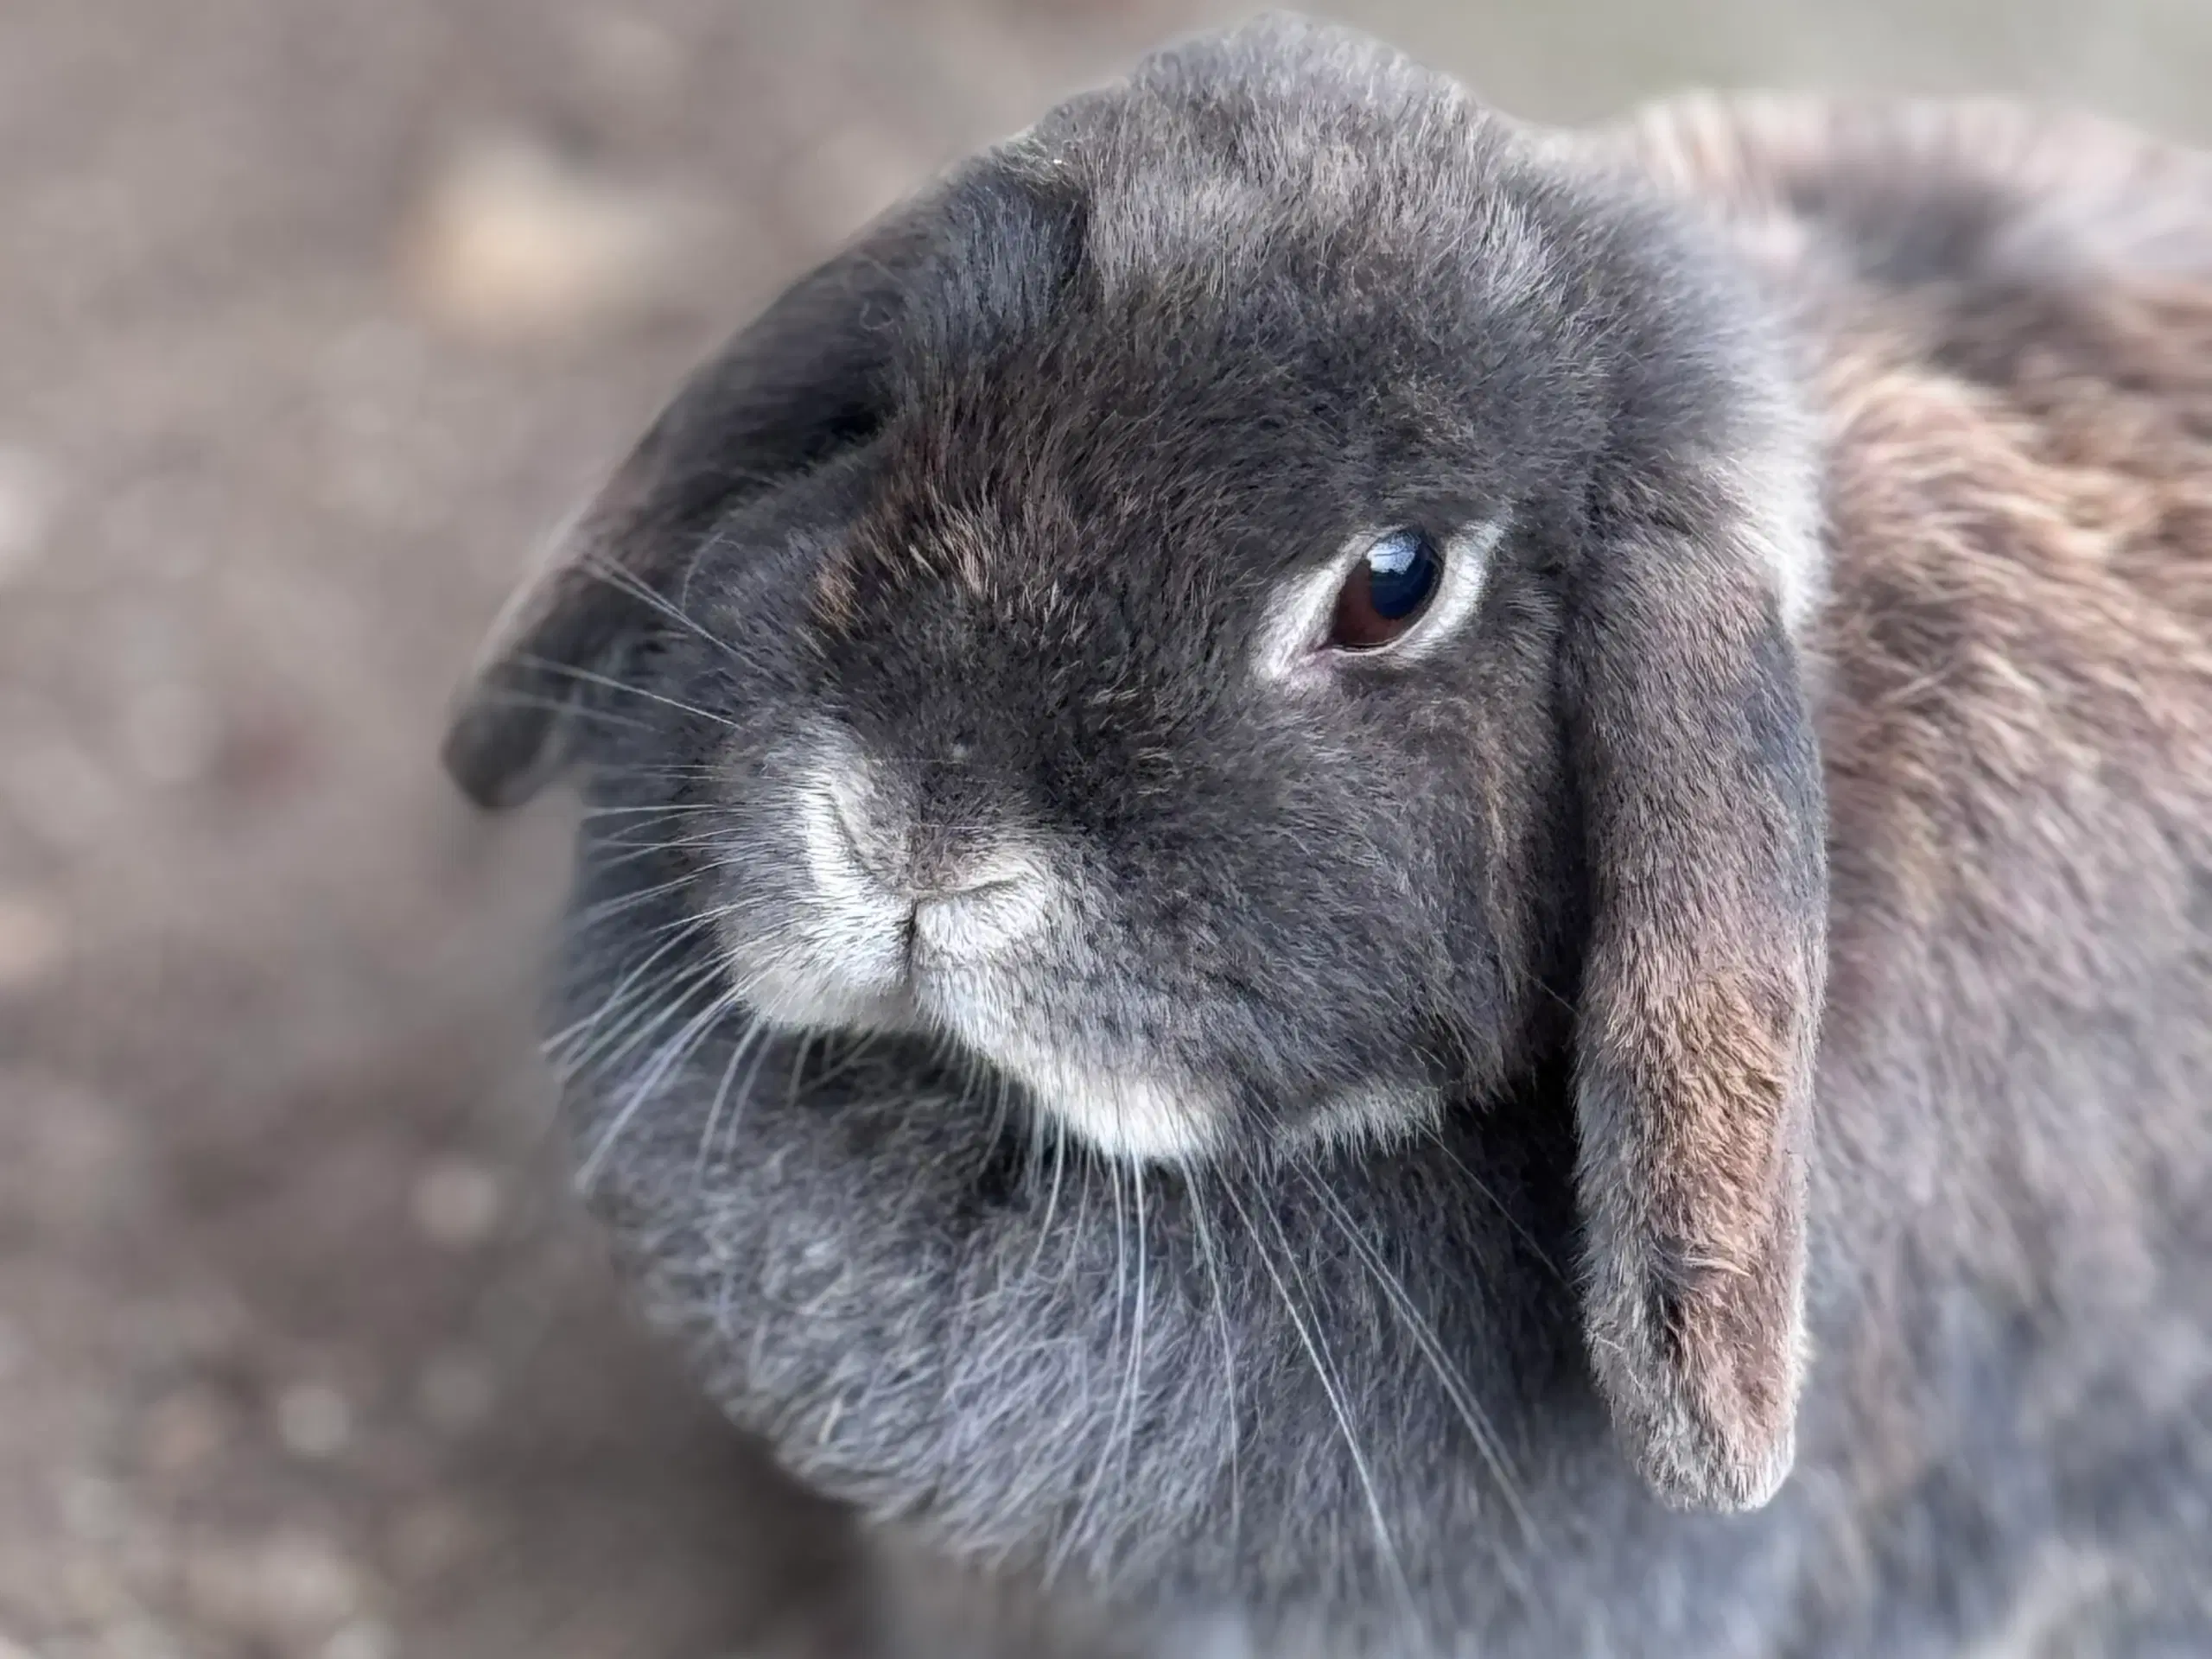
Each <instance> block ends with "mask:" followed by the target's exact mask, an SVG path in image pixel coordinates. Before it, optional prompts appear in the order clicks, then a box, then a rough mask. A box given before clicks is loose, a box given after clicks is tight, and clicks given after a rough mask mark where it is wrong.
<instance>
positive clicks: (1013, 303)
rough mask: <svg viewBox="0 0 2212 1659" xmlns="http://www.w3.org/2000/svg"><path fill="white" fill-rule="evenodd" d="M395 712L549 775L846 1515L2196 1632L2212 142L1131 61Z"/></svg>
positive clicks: (578, 988) (1969, 1620)
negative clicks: (431, 694) (431, 714)
mask: <svg viewBox="0 0 2212 1659" xmlns="http://www.w3.org/2000/svg"><path fill="white" fill-rule="evenodd" d="M446 760H447V762H448V766H449V767H450V769H451V771H452V772H453V773H454V776H455V777H456V778H457V779H459V781H460V783H461V785H462V786H463V787H464V788H465V790H466V791H467V793H468V794H469V795H470V796H471V797H473V798H474V799H476V800H477V801H478V802H480V803H481V804H484V805H486V806H487V807H497V806H508V805H512V804H516V803H518V802H520V801H523V800H524V799H526V798H529V797H530V796H531V794H532V793H533V792H534V791H536V790H537V789H538V788H540V787H541V786H542V785H543V784H545V783H546V782H547V781H548V780H549V779H553V778H555V777H556V776H560V775H562V774H563V773H564V772H572V773H573V774H574V775H575V777H576V778H577V779H578V780H579V785H580V788H581V791H582V797H583V801H584V812H583V816H582V819H581V820H580V828H579V831H578V838H579V849H580V850H579V855H578V860H579V862H578V875H577V879H576V885H575V893H574V895H573V899H572V909H571V913H570V916H569V925H568V926H567V927H566V929H565V930H564V935H563V944H562V946H561V949H560V950H559V951H558V953H557V965H556V970H555V973H554V980H555V987H554V990H553V992H552V1001H553V1004H554V1010H555V1011H554V1014H553V1016H552V1020H553V1025H554V1027H555V1037H554V1040H553V1045H552V1048H553V1052H554V1054H555V1056H556V1059H557V1060H558V1061H559V1063H560V1070H561V1072H562V1076H563V1100H564V1107H563V1110H564V1115H565V1118H566V1122H567V1123H568V1126H569V1131H570V1133H571V1135H572V1136H573V1140H574V1144H575V1148H576V1159H577V1173H578V1181H579V1184H580V1185H581V1186H582V1189H583V1190H584V1191H585V1192H586V1193H587V1194H588V1197H589V1201H590V1203H591V1204H592V1205H593V1206H594V1209H595V1211H597V1213H598V1214H599V1215H600V1216H601V1217H603V1218H604V1221H605V1223H606V1224H607V1227H608V1229H609V1230H610V1233H611V1236H612V1237H613V1239H614V1241H615V1243H616V1248H617V1249H618V1251H619V1253H620V1256H621V1259H622V1260H623V1262H624V1263H625V1264H626V1270H627V1271H628V1273H629V1274H631V1276H632V1282H633V1283H634V1284H635V1286H636V1287H637V1291H638V1294H639V1298H640V1300H641V1302H642V1304H643V1305H644V1306H645V1307H646V1308H647V1309H649V1310H650V1311H651V1313H652V1315H653V1317H654V1318H655V1319H657V1320H658V1322H659V1323H660V1324H661V1325H663V1327H664V1329H666V1330H667V1331H668V1332H671V1333H672V1334H673V1336H674V1337H675V1338H676V1339H677V1341H678V1342H680V1343H681V1344H683V1348H684V1350H685V1351H686V1352H688V1354H689V1355H690V1357H691V1361H692V1363H693V1364H694V1366H695V1369H696V1375H697V1376H698V1377H699V1378H700V1380H701V1382H702V1386H704V1387H705V1388H706V1389H709V1390H710V1391H711V1393H712V1395H714V1397H715V1399H716V1400H717V1401H718V1402H720V1404H721V1406H722V1407H723V1408H725V1409H726V1411H727V1413H728V1416H729V1417H730V1418H731V1419H732V1420H733V1421H734V1422H736V1423H737V1424H739V1425H741V1427H744V1428H745V1429H747V1430H748V1431H750V1432H752V1433H757V1434H759V1435H760V1436H762V1437H763V1438H764V1439H765V1440H766V1442H767V1443H768V1444H769V1445H770V1446H772V1447H773V1448H774V1450H775V1452H776V1454H777V1456H778V1457H779V1459H780V1460H781V1461H782V1462H783V1463H784V1465H785V1466H787V1467H788V1468H789V1469H791V1471H794V1472H795V1473H796V1474H797V1475H798V1477H799V1478H802V1479H803V1480H804V1481H805V1482H806V1483H807V1484H809V1485H810V1486H811V1487H813V1488H814V1489H816V1490H817V1491H821V1492H823V1493H826V1494H829V1495H831V1496H833V1497H836V1498H838V1499H840V1500H842V1501H843V1502H845V1503H849V1504H850V1505H852V1506H854V1508H855V1510H857V1512H858V1513H859V1514H860V1515H861V1516H863V1517H865V1519H866V1520H867V1521H868V1522H869V1523H871V1524H873V1525H874V1526H877V1527H880V1528H883V1529H888V1531H889V1533H890V1534H891V1535H895V1536H897V1537H899V1538H902V1539H907V1540H912V1541H914V1542H915V1547H916V1548H922V1549H924V1550H925V1551H928V1552H931V1553H934V1554H936V1555H937V1556H938V1557H939V1558H940V1559H945V1560H959V1561H961V1562H963V1563H969V1564H980V1565H981V1566H982V1567H985V1568H987V1569H988V1570H990V1571H993V1572H995V1573H1001V1574H1003V1575H1006V1577H1007V1580H1009V1581H1016V1582H1020V1583H1024V1584H1027V1585H1030V1586H1036V1587H1037V1588H1038V1590H1039V1593H1044V1594H1049V1595H1052V1596H1056V1597H1061V1598H1065V1600H1066V1602H1067V1604H1068V1605H1071V1606H1073V1605H1077V1604H1082V1605H1085V1606H1090V1607H1093V1608H1096V1609H1101V1610H1104V1611H1105V1612H1106V1614H1107V1615H1108V1616H1109V1620H1110V1621H1117V1622H1115V1623H1114V1624H1113V1628H1115V1629H1116V1630H1118V1631H1120V1632H1121V1633H1122V1634H1123V1635H1124V1636H1127V1637H1130V1639H1132V1640H1135V1639H1137V1637H1139V1636H1141V1637H1142V1640H1143V1641H1146V1642H1150V1643H1154V1644H1155V1649H1156V1650H1159V1651H1170V1652H1178V1651H1179V1652H1187V1651H1194V1650H1195V1648H1194V1647H1193V1646H1192V1643H1195V1641H1196V1638H1195V1637H1191V1636H1190V1635H1189V1632H1190V1631H1192V1630H1196V1629H1198V1628H1201V1626H1203V1628H1205V1629H1206V1630H1209V1631H1210V1632H1211V1635H1210V1636H1209V1637H1208V1638H1207V1640H1208V1641H1209V1642H1216V1641H1219V1642H1224V1643H1227V1644H1228V1645H1227V1646H1226V1647H1222V1646H1217V1647H1215V1648H1213V1649H1210V1650H1212V1651H1227V1650H1230V1649H1233V1648H1234V1647H1235V1644H1236V1643H1237V1642H1243V1643H1249V1651H1252V1652H1255V1653H1267V1654H1271V1655H1275V1654H1296V1653H1304V1652H1313V1653H1325V1654H1331V1655H1336V1656H1362V1655H1373V1656H1383V1655H1401V1654H1403V1655H1428V1654H1438V1655H1457V1656H1478V1655H1479V1656H1484V1659H1491V1656H1538V1655H1541V1656H1556V1655H1564V1654H1590V1655H1608V1656H1669V1659H1674V1656H1683V1655H1700V1656H1753V1655H1757V1656H1781V1655H1793V1656H1795V1655H1803V1656H1811V1655H1820V1656H1830V1655H1844V1656H1857V1655H1865V1656H1881V1659H1904V1656H1915V1655H1938V1654H1942V1655H1951V1654H1961V1653H1968V1652H1972V1653H1976V1654H2005V1655H2012V1654H2022V1655H2024V1654H2056V1653H2066V1654H2122V1653H2125V1654H2131V1655H2181V1654H2202V1653H2205V1652H2208V1651H2212V1567H2208V1563H2212V1190H2208V1187H2209V1186H2212V1111H2208V1107H2207V1101H2208V1097H2209V1096H2212V161H2208V160H2207V159H2205V158H2203V157H2201V156H2197V155H2195V154H2193V153H2191V152H2189V151H2187V150H2185V149H2180V148H2178V147H2175V146H2171V145H2167V144H2164V143H2158V142H2156V141H2153V140H2152V139H2149V138H2147V137H2139V136H2138V135H2136V134H2134V133H2132V132H2130V131H2128V130H2126V129H2123V128H2120V127H2118V126H2115V125H2109V124H2104V123H2102V122H2101V121H2098V120H2094V119H2093V118H2088V117H2086V116H2075V115H2070V114H2063V113H2058V112H2037V111H2026V110H2023V109H2018V108H2014V107H2012V106H2010V105H2002V104H1981V103H1971V102H1967V103H1916V102H1885V101H1881V100H1873V101H1866V102H1859V103H1852V102H1848V101H1823V100H1821V99H1814V98H1809V97H1808V98H1797V99H1756V98H1743V99H1714V98H1698V97H1691V98H1685V99H1678V100H1675V101H1674V102H1670V103H1666V104H1662V105H1656V106H1654V107H1652V108H1650V109H1649V110H1646V111H1642V112H1640V113H1637V114H1636V115H1634V116H1632V117H1630V118H1627V119H1625V120H1624V121H1621V122H1618V123H1616V124H1610V125H1606V126H1603V127H1596V128H1592V129H1587V130H1576V131H1571V132H1562V131H1548V130H1539V129H1535V128H1533V127H1530V126H1528V125H1525V124H1520V123H1517V122H1516V121H1514V120H1512V119H1510V118H1507V117H1505V116H1503V115H1502V114H1499V113H1497V112H1496V111H1492V110H1491V109H1490V108H1488V107H1486V106H1485V105H1483V104H1482V103H1480V102H1478V100H1477V99H1476V98H1475V97H1474V96H1473V95H1472V94H1471V93H1470V92H1466V91H1465V90H1464V89H1463V88H1462V87H1461V86H1459V84H1457V83H1456V82H1454V81H1452V80H1451V79H1447V78H1446V77H1444V76H1442V75H1440V74H1438V73H1431V72H1429V71H1427V70H1426V69H1423V68H1421V67H1418V66H1416V65H1415V64H1414V63H1412V62H1410V61H1408V60H1406V59H1405V58H1403V57H1402V56H1400V55H1398V54H1395V52H1393V51H1392V50H1390V49H1389V48H1386V47H1383V46H1382V45H1380V44H1378V43H1376V42H1373V41H1370V40H1368V39H1366V38H1365V37H1363V36H1361V35H1357V34H1354V33H1351V32H1350V31H1347V30H1344V29H1338V28H1335V27H1332V26H1325V25H1321V24H1318V23H1311V22H1302V21H1300V20H1298V19H1296V18H1291V17H1282V16H1270V17H1267V18H1263V19H1262V20H1259V21H1257V22H1252V23H1249V24H1247V25H1244V26H1242V27H1240V28H1238V29H1234V30H1231V31H1229V32H1227V33H1224V34H1218V35H1209V36H1205V37H1201V38H1198V39H1196V40H1192V41H1185V42H1182V43H1179V44H1177V45H1173V46H1171V47H1169V48H1165V49H1163V50H1162V51H1161V52H1160V53H1159V54H1155V55H1154V56H1153V57H1151V58H1149V59H1147V60H1145V61H1144V63H1143V64H1142V65H1141V67H1138V68H1137V69H1136V70H1135V72H1134V73H1132V74H1131V76H1130V77H1129V78H1128V79H1127V80H1126V81H1124V82H1122V83H1121V84H1119V85H1117V86H1112V87H1109V88H1107V89H1104V90H1102V91H1097V92H1090V93H1086V94H1084V95H1082V96H1079V97H1077V98H1075V99H1071V101H1069V102H1067V103H1065V104H1064V105H1061V106H1060V107H1058V108H1057V109H1055V110H1054V111H1052V112H1051V113H1049V114H1048V115H1046V117H1045V118H1043V119H1042V120H1041V121H1039V124H1037V125H1035V126H1034V127H1033V128H1031V129H1030V130H1027V132H1025V133H1023V134H1021V135H1020V136H1018V137H1014V138H1013V139H1011V140H1009V141H1007V142H1006V143H1003V144H1001V145H1000V146H998V147H997V148H995V149H991V150H989V151H988V152H987V153H985V154H983V155H982V156H980V157H978V158H976V159H974V160H972V161H970V162H965V163H963V164H962V165H960V166H958V167H957V168H952V169H950V171H949V172H947V173H946V174H945V175H944V176H942V177H941V178H939V179H938V181H935V182H934V183H933V184H932V185H931V187H930V188H927V189H926V190H925V191H924V192H923V193H921V194H919V195H918V196H917V197H916V198H915V199H914V200H911V201H909V202H908V203H906V204H905V205H903V206H902V207H898V208H896V209H893V211H892V212H891V213H888V214H887V216H886V217H885V218H884V219H881V220H880V221H879V222H878V223H876V224H875V225H874V226H872V227H870V228H868V230H866V231H865V232H862V233H861V234H860V235H859V236H858V238H856V239H855V242H854V243H853V244H852V245H850V246H849V248H848V249H847V250H846V251H843V252H842V253H841V254H839V255H838V256H836V257H834V258H831V259H830V260H829V261H828V263H826V264H824V265H823V266H822V267H821V268H820V269H818V270H815V271H814V272H812V273H811V274H810V275H808V276H805V277H802V278H800V279H799V280H798V282H796V283H794V284H793V285H792V286H791V288H790V289H788V290H787V291H786V292H785V293H784V294H783V295H782V296H781V297H779V299H777V300H776V301H775V302H773V303H772V305H771V306H769V307H768V308H767V309H766V311H765V313H763V314H762V315H760V318H759V319H758V320H757V321H754V322H753V323H752V324H751V326H750V327H747V328H746V329H745V330H743V331H742V332H741V334H739V335H738V336H737V337H736V339H735V340H734V343H732V344H731V345H729V346H728V347H727V348H726V349H725V350H724V351H723V352H722V353H721V354H720V355H719V356H718V357H716V358H715V359H714V360H712V361H711V362H710V363H709V364H708V365H706V366H705V367H704V368H702V370H701V371H699V372H698V373H697V374H696V377H695V378H692V379H691V380H690V383H689V384H688V385H686V386H685V387H683V389H682V391H680V392H679V393H678V395H677V397H675V398H674V400H673V402H672V403H671V404H670V405H669V407H668V408H667V410H666V411H665V412H664V414H662V415H661V416H660V417H659V418H658V421H657V422H656V423H654V424H653V426H652V429H651V430H650V431H649V433H648V434H647V435H646V436H645V438H644V440H643V441H642V442H641V444H640V445H639V448H637V449H636V450H635V452H634V453H633V454H632V455H631V456H630V458H629V459H628V460H627V461H626V462H625V463H624V464H623V466H622V467H620V469H619V470H618V471H617V472H616V474H614V476H613V480H611V482H609V483H608V484H607V486H606V487H605V489H604V491H603V492H602V493H601V494H600V495H599V496H598V498H597V499H595V500H594V503H593V504H592V505H591V506H589V507H588V509H587V510H586V511H585V512H584V513H583V514H582V517H581V518H579V519H578V520H577V521H576V523H575V524H574V525H573V526H572V527H571V528H570V529H569V531H568V532H567V533H566V535H565V536H564V537H563V539H562V540H561V541H560V542H559V543H557V544H556V553H555V555H554V556H553V558H552V560H551V562H550V563H549V564H548V565H547V566H546V568H545V569H543V572H542V573H541V574H540V575H538V576H537V577H536V578H534V579H533V580H532V581H531V582H529V583H527V584H525V586H524V588H523V590H522V591H521V593H520V594H519V595H518V599H517V601H515V603H514V605H513V607H512V609H511V613H510V614H509V615H508V616H507V617H506V618H505V619H504V620H502V622H501V623H500V624H499V626H498V627H497V628H496V629H495V631H494V633H493V640H492V643H491V644H490V645H489V646H488V647H487V650H486V655H485V657H484V658H483V659H482V661H481V662H480V664H479V666H478V668H477V670H476V671H475V672H474V675H473V677H472V679H471V681H470V683H469V684H468V686H467V689H466V690H465V691H464V693H463V695H462V698H461V702H460V703H459V704H458V706H457V709H456V713H455V716H454V724H453V727H452V728H451V730H450V733H449V734H448V741H447V747H446ZM1191 1621H1196V1622H1195V1623H1193V1622H1191ZM1224 1632H1229V1633H1230V1634H1229V1635H1228V1636H1224V1634H1223V1633H1224ZM888 1639H890V1638H888V1637H887V1640H888Z"/></svg>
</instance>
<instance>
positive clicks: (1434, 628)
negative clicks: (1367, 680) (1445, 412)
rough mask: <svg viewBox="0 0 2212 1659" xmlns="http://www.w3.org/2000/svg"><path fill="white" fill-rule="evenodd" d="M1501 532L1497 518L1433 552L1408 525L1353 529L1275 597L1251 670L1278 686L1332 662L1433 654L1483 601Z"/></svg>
mask: <svg viewBox="0 0 2212 1659" xmlns="http://www.w3.org/2000/svg"><path fill="white" fill-rule="evenodd" d="M1505 530H1506V521H1505V520H1504V519H1503V518H1492V519H1488V520H1485V521H1484V523H1482V524H1471V525H1469V526H1467V527H1466V528H1465V529H1463V530H1461V531H1459V532H1457V533H1456V534H1455V535H1453V536H1452V537H1450V539H1448V540H1447V541H1446V542H1445V543H1444V545H1443V546H1442V547H1441V548H1436V547H1433V546H1432V545H1431V544H1430V543H1429V542H1428V540H1427V537H1425V536H1423V535H1421V532H1420V531H1417V530H1413V529H1410V528H1407V527H1394V528H1391V529H1386V530H1382V531H1361V532H1360V533H1359V534H1358V535H1357V536H1354V537H1351V540H1350V541H1348V542H1346V543H1344V547H1343V548H1342V549H1341V550H1338V554H1337V556H1336V557H1334V558H1332V559H1331V560H1330V561H1329V563H1326V564H1325V565H1323V566H1322V567H1320V568H1319V569H1316V570H1309V571H1306V572H1305V573H1304V574H1302V575H1298V576H1295V577H1294V578H1292V579H1291V581H1290V582H1287V583H1286V584H1285V585H1284V586H1283V587H1282V588H1281V589H1280V590H1279V591H1278V592H1277V593H1276V594H1275V595H1274V601H1273V602H1272V603H1271V604H1270V605H1269V607H1268V615H1267V618H1266V620H1264V621H1263V622H1262V625H1261V629H1260V644H1259V651H1258V653H1257V656H1256V659H1255V663H1254V667H1255V670H1256V671H1258V673H1259V674H1260V676H1261V677H1262V678H1263V679H1269V680H1282V679H1289V678H1293V677H1303V676H1305V675H1307V674H1312V673H1315V672H1319V671H1324V670H1325V668H1326V667H1328V666H1329V664H1330V659H1331V658H1334V657H1339V656H1342V657H1357V658H1390V659H1391V660H1393V661H1398V662H1402V661H1405V660H1408V659H1409V658H1416V657H1421V656H1425V655H1427V653H1429V652H1433V651H1434V650H1436V649H1437V648H1438V647H1439V646H1440V645H1442V644H1443V643H1444V642H1445V641H1446V640H1447V639H1451V638H1452V636H1453V635H1454V634H1456V633H1457V632H1459V630H1460V629H1461V628H1462V627H1463V626H1465V624H1466V622H1467V620H1468V619H1470V618H1471V617H1472V616H1473V614H1474V613H1475V608H1476V607H1477V606H1478V605H1479V604H1480V603H1481V602H1482V596H1483V594H1484V590H1485V589H1486V588H1488V586H1489V576H1490V563H1491V554H1492V553H1494V552H1495V551H1496V550H1497V544H1498V543H1499V542H1500V541H1502V540H1503V538H1504V536H1505ZM1353 588H1357V589H1358V591H1357V593H1356V594H1355V593H1353V592H1352V589H1353Z"/></svg>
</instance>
